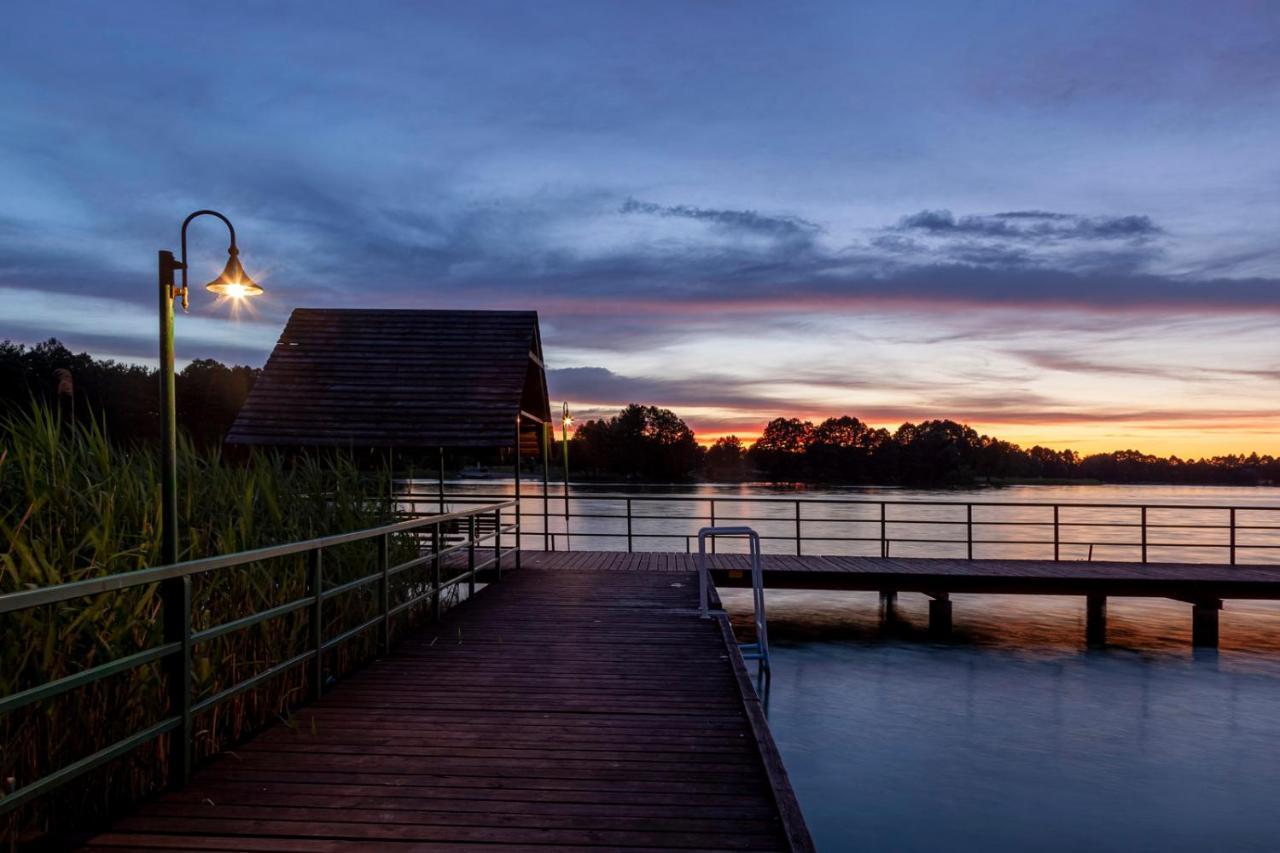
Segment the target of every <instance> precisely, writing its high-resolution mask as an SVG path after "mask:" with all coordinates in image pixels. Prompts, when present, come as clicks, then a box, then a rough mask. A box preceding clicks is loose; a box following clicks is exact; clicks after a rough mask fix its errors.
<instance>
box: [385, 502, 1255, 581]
mask: <svg viewBox="0 0 1280 853" xmlns="http://www.w3.org/2000/svg"><path fill="white" fill-rule="evenodd" d="M419 494H420V493H418V492H416V491H414V490H413V489H409V490H407V491H406V492H405V493H403V494H401V495H398V496H396V497H395V498H394V499H395V500H397V501H400V502H402V503H405V504H407V505H410V506H412V505H415V504H417V503H422V502H426V500H427V499H426V498H425V497H424V498H419V497H418V495H419ZM491 497H495V496H494V495H491V494H489V493H468V494H461V495H452V496H448V497H447V500H448V501H449V502H450V503H455V504H463V505H465V504H466V503H468V502H471V501H476V500H485V499H489V498H491ZM534 497H537V498H541V499H542V502H543V505H544V512H543V513H541V515H542V529H541V530H533V529H530V530H528V531H526V532H528V533H532V534H534V535H541V536H543V537H544V540H545V538H546V537H548V536H554V535H555V534H554V533H553V532H552V531H550V529H549V528H550V522H551V520H552V517H553V513H552V510H551V508H550V507H551V505H552V503H553V502H554V501H561V502H562V504H563V507H564V511H563V512H558V511H557V512H555V513H554V517H555V518H563V519H565V525H566V530H565V531H561V533H563V534H564V535H565V536H566V537H567V536H568V534H569V532H570V530H569V529H568V528H569V526H570V523H571V521H572V519H575V518H576V519H591V520H602V521H617V522H619V523H624V524H625V532H620V531H618V530H616V529H615V530H600V531H586V530H581V529H577V528H574V529H572V534H573V535H574V536H578V537H581V538H582V539H586V540H591V539H596V540H615V541H616V540H623V539H625V540H626V542H627V550H628V551H632V550H634V548H635V544H636V540H637V539H644V540H651V541H652V540H658V541H662V540H675V541H680V540H684V543H685V550H686V551H690V550H692V549H691V544H692V540H693V538H694V536H695V535H696V534H694V533H692V532H682V533H669V532H664V531H655V530H647V529H645V527H646V526H648V525H651V524H653V523H654V522H664V521H665V522H680V523H686V524H698V523H706V522H709V523H710V524H711V525H712V526H715V525H717V524H721V523H724V522H735V521H737V522H753V523H757V524H774V523H788V524H791V525H792V526H793V530H792V532H791V534H790V535H777V534H768V533H766V534H762V535H761V537H760V538H761V539H762V540H767V541H774V542H791V543H794V546H795V548H794V550H795V553H796V554H803V553H804V544H805V543H806V542H807V543H818V542H827V543H834V542H871V543H875V542H879V543H880V556H882V557H887V556H888V555H889V551H890V548H891V545H892V544H893V543H899V544H913V545H919V544H937V545H945V546H963V547H964V549H965V556H966V557H967V558H969V559H972V558H973V551H974V547H975V546H1013V545H1039V546H1044V547H1045V548H1046V549H1048V548H1052V555H1053V559H1055V560H1061V559H1062V558H1063V557H1062V548H1063V547H1071V546H1079V547H1085V546H1088V547H1090V548H1091V549H1092V547H1093V546H1095V545H1096V546H1100V547H1108V548H1113V549H1130V553H1133V552H1136V554H1135V556H1137V557H1138V559H1139V560H1140V561H1141V562H1148V560H1149V556H1150V555H1149V551H1150V549H1152V548H1158V549H1170V550H1174V549H1188V548H1190V549H1204V548H1211V549H1212V548H1216V549H1221V550H1222V551H1223V552H1225V554H1224V555H1225V557H1226V560H1225V562H1227V563H1229V564H1232V565H1234V564H1236V562H1237V556H1238V555H1239V554H1240V553H1242V552H1243V553H1254V554H1257V555H1262V554H1265V553H1268V552H1270V551H1275V550H1277V549H1280V544H1275V543H1267V542H1256V541H1246V542H1241V541H1240V536H1239V534H1241V533H1244V532H1258V531H1280V524H1266V523H1254V524H1250V523H1243V522H1244V521H1252V520H1258V521H1263V520H1265V518H1263V519H1250V518H1249V515H1248V514H1250V513H1270V514H1274V513H1278V512H1280V506H1246V505H1230V504H1208V503H1186V504H1179V503H1142V502H1100V501H1079V502H1077V501H1053V502H1049V501H972V500H969V501H947V500H903V499H891V498H882V499H877V498H845V497H804V498H796V497H780V496H770V495H751V496H743V495H705V494H704V495H681V494H630V495H628V494H616V493H598V494H593V493H581V494H572V493H570V494H563V493H562V494H539V495H535V496H534ZM438 499H439V498H438V496H435V495H433V496H432V498H431V499H430V500H432V501H435V500H438ZM571 501H573V502H577V503H578V505H579V507H581V505H582V504H583V503H584V502H585V503H586V504H587V505H588V506H587V508H588V509H589V510H592V511H587V512H572V511H570V502H571ZM656 502H661V503H667V504H669V503H682V504H692V505H695V507H694V511H693V512H691V513H689V514H676V513H674V512H668V513H645V512H643V511H640V512H637V511H636V508H637V507H639V508H641V509H643V507H644V506H645V504H646V503H656ZM609 503H614V504H617V505H619V507H620V508H621V509H623V510H624V511H623V512H608V511H595V510H597V509H607V508H608V507H607V506H606V507H600V506H599V505H600V504H605V505H607V504H609ZM697 504H705V505H706V508H705V511H698V509H697V508H696V505H697ZM717 504H718V505H719V506H717ZM726 504H729V505H733V504H744V505H752V504H763V505H767V506H770V507H771V508H772V507H787V505H790V507H788V508H789V509H790V510H791V511H790V512H782V513H778V514H777V515H776V516H775V515H770V516H768V517H761V516H759V515H744V514H741V511H740V512H739V513H730V514H726V513H725V512H724V509H725V508H726V507H725V505H726ZM815 504H821V505H828V506H830V505H850V506H856V507H868V508H878V509H879V512H878V514H876V513H868V514H866V515H858V516H855V517H845V518H814V517H811V516H806V515H805V514H804V513H803V512H802V509H803V507H804V506H805V505H815ZM940 507H945V508H948V509H955V510H957V511H960V510H962V511H963V517H954V516H953V517H944V518H928V517H925V518H920V517H909V516H908V517H904V515H905V513H904V510H908V509H915V510H919V509H929V508H935V509H936V508H940ZM730 508H731V507H730ZM975 508H979V509H988V510H999V509H1001V508H1004V509H1040V510H1045V511H1046V514H1048V512H1049V511H1052V516H1051V517H1046V518H1044V519H1043V520H1009V519H1001V518H983V517H981V516H980V515H975V513H974V509H975ZM891 510H892V512H891ZM1064 510H1065V511H1068V512H1072V513H1074V512H1077V511H1085V512H1088V511H1097V510H1121V511H1125V512H1129V513H1134V516H1130V519H1131V520H1114V515H1111V516H1110V517H1104V518H1101V519H1099V520H1096V521H1095V520H1089V519H1087V517H1086V518H1085V519H1083V520H1081V519H1080V516H1079V515H1078V514H1077V515H1075V516H1074V518H1072V517H1067V518H1064V517H1063V515H1064ZM1170 511H1190V512H1223V513H1226V516H1227V517H1226V518H1225V519H1223V520H1222V522H1213V523H1207V522H1204V523H1201V522H1197V521H1195V520H1192V521H1163V520H1161V513H1164V512H1170ZM528 515H529V516H530V517H537V516H538V515H539V513H536V512H533V513H528ZM815 524H818V525H824V526H825V525H844V526H847V525H858V524H862V525H878V526H879V531H878V535H872V536H840V535H834V531H832V530H831V528H826V527H824V528H821V529H819V530H817V531H815V530H814V528H813V525H815ZM935 525H936V526H938V527H939V528H941V529H942V530H946V529H952V528H958V527H963V528H964V531H965V532H964V536H963V537H962V538H938V537H929V536H911V535H893V534H894V533H910V532H913V529H914V530H919V529H920V528H923V527H929V526H935ZM806 526H807V529H806ZM1024 527H1029V528H1039V529H1042V530H1048V529H1052V531H1053V533H1052V538H1036V537H1035V536H1034V534H1033V535H1032V536H1029V537H1020V538H1015V539H997V538H990V537H984V536H982V535H981V531H983V530H1000V529H1006V528H1009V529H1016V528H1024ZM904 528H905V530H904ZM1089 529H1100V530H1114V531H1117V533H1119V532H1121V531H1135V532H1136V533H1137V534H1138V535H1137V536H1135V537H1133V539H1131V540H1130V539H1125V540H1121V541H1097V540H1093V541H1087V540H1081V539H1079V538H1073V539H1066V538H1064V534H1066V533H1067V532H1068V531H1082V530H1089ZM1201 530H1204V531H1219V530H1220V531H1224V532H1225V534H1226V535H1225V536H1223V537H1222V539H1223V540H1225V541H1216V540H1215V541H1194V542H1174V541H1155V540H1154V539H1153V534H1154V535H1159V534H1160V532H1162V531H1163V532H1173V531H1201ZM851 532H852V531H851ZM715 544H716V543H715V540H714V539H713V540H712V542H711V547H712V552H713V553H714V552H715ZM810 553H812V551H810Z"/></svg>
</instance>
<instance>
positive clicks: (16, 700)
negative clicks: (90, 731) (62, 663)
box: [0, 642, 182, 714]
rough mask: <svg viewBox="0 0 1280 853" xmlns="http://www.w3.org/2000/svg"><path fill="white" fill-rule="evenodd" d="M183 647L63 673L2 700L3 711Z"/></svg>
mask: <svg viewBox="0 0 1280 853" xmlns="http://www.w3.org/2000/svg"><path fill="white" fill-rule="evenodd" d="M181 650H182V644H181V643H176V642H175V643H165V644H164V645H161V646H156V647H155V648H152V649H145V650H144V651H141V652H134V653H133V654H131V655H125V656H124V657H122V658H116V659H115V660H113V661H109V662H107V663H103V664H99V665H97V666H94V667H90V668H89V669H86V670H82V671H81V672H77V673H73V674H72V675H67V676H63V677H62V678H59V679H56V680H54V681H50V682H47V683H45V684H41V685H39V686H38V687H31V688H28V689H27V690H23V691H22V692H21V693H14V694H12V695H10V696H5V697H4V698H3V699H0V714H8V713H10V712H11V711H16V710H18V709H19V708H25V707H26V706H27V705H30V704H32V703H33V702H40V701H42V700H44V699H52V698H53V697H54V696H59V695H61V694H63V693H66V692H67V691H68V690H74V689H75V688H77V687H83V686H85V685H88V684H93V683H94V682H97V681H101V680H102V679H104V678H108V677H110V676H112V675H116V674H117V673H121V672H124V671H125V670H129V669H134V668H135V667H139V666H144V665H146V664H149V663H152V662H153V661H158V660H160V659H161V658H165V657H168V656H169V655H171V654H174V653H175V652H178V651H181Z"/></svg>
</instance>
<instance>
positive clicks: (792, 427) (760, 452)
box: [750, 418, 813, 480]
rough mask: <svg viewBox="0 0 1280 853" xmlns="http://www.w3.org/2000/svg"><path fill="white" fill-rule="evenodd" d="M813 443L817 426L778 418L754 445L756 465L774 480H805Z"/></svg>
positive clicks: (770, 422) (766, 425)
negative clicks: (809, 451) (808, 455)
mask: <svg viewBox="0 0 1280 853" xmlns="http://www.w3.org/2000/svg"><path fill="white" fill-rule="evenodd" d="M812 441H813V424H812V423H810V422H809V421H802V420H800V419H799V418H774V419H773V420H771V421H769V423H767V424H765V427H764V432H762V433H761V434H760V438H759V439H757V440H756V443H755V444H753V445H751V451H750V454H751V455H750V458H751V462H752V464H753V465H755V466H756V467H757V468H759V469H760V470H761V471H762V472H764V474H765V475H766V476H767V477H769V478H770V479H773V480H804V479H806V478H807V475H808V470H807V466H806V462H807V459H806V457H805V452H806V451H807V450H808V449H809V444H810V443H811V442H812Z"/></svg>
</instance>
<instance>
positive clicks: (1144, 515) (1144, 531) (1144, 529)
mask: <svg viewBox="0 0 1280 853" xmlns="http://www.w3.org/2000/svg"><path fill="white" fill-rule="evenodd" d="M1146 561H1147V508H1146V507H1145V506H1144V507H1143V508H1142V562H1144V563H1145V562H1146Z"/></svg>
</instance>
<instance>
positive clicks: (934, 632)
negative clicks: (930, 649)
mask: <svg viewBox="0 0 1280 853" xmlns="http://www.w3.org/2000/svg"><path fill="white" fill-rule="evenodd" d="M950 636H951V596H950V595H949V594H948V593H945V592H939V593H933V594H932V598H930V599H929V638H930V639H931V640H946V639H948V638H949V637H950Z"/></svg>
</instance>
